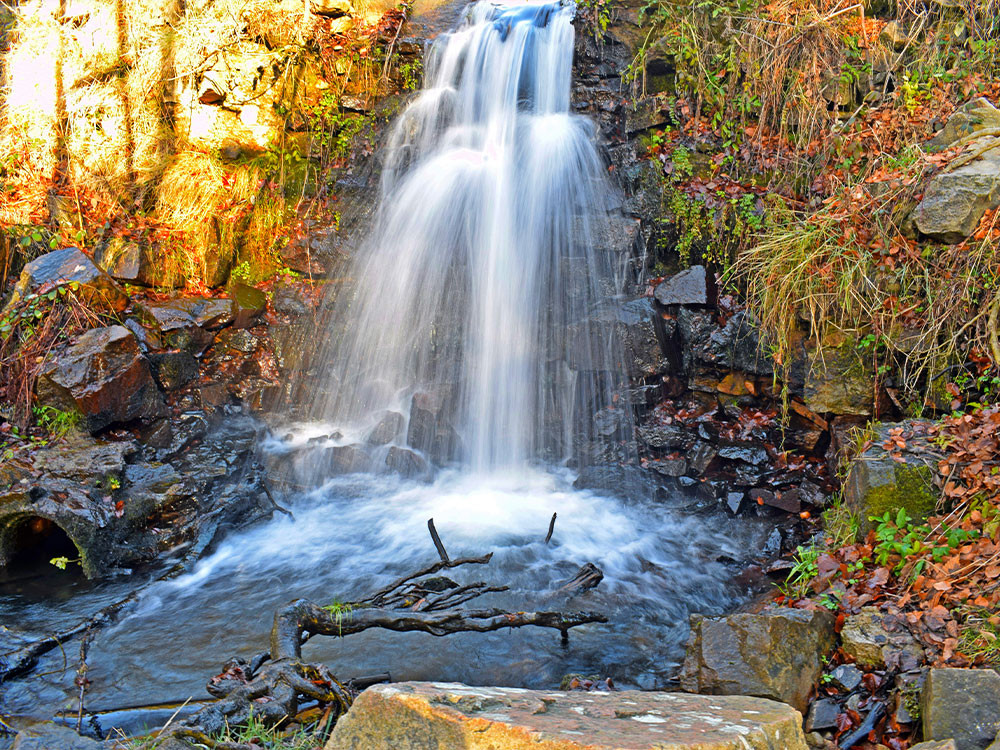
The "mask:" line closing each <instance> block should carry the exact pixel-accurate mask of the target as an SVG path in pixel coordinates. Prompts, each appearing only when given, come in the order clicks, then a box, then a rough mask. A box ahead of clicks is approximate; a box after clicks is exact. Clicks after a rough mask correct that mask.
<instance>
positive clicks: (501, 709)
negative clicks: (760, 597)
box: [325, 682, 807, 750]
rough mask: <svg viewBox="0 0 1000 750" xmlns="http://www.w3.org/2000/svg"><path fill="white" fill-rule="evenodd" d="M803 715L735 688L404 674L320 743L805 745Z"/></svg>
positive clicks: (631, 749) (461, 748)
mask: <svg viewBox="0 0 1000 750" xmlns="http://www.w3.org/2000/svg"><path fill="white" fill-rule="evenodd" d="M801 721H802V717H801V716H800V715H799V714H798V712H796V711H794V710H792V709H791V708H789V707H788V706H783V705H780V704H778V703H774V702H772V701H768V700H763V699H760V698H747V697H743V696H739V697H708V696H702V695H682V694H678V693H640V692H620V693H619V692H616V693H596V692H579V693H564V692H559V691H539V690H521V689H517V688H475V687H468V686H466V685H458V684H436V683H420V682H403V683H397V684H393V685H377V686H375V687H372V688H368V690H366V691H365V692H364V693H362V694H361V695H360V696H358V698H357V699H356V700H355V701H354V705H353V706H352V707H351V710H350V711H349V712H348V713H347V715H346V716H344V717H343V718H341V719H340V721H339V722H338V723H337V726H336V728H335V729H334V731H333V735H332V736H331V737H330V741H329V742H328V743H327V745H326V749H325V750H429V749H430V748H434V749H435V750H500V748H502V749H503V750H605V749H606V750H654V748H660V749H661V750H667V749H668V748H669V750H685V749H686V748H687V749H690V750H747V748H753V749H755V750H805V749H806V747H807V746H806V743H805V738H804V737H803V735H802V729H801V727H800V725H801Z"/></svg>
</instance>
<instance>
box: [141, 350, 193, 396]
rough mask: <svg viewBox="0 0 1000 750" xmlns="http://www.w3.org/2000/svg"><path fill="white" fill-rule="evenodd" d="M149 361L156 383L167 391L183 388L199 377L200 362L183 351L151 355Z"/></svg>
mask: <svg viewBox="0 0 1000 750" xmlns="http://www.w3.org/2000/svg"><path fill="white" fill-rule="evenodd" d="M149 361H150V363H151V364H152V365H153V375H155V376H156V382H157V383H159V384H160V387H161V388H162V389H163V390H165V391H175V390H177V389H178V388H183V387H184V386H186V385H187V384H188V383H190V382H191V381H192V380H194V379H195V378H197V377H198V360H196V359H195V358H194V357H193V356H191V354H189V353H188V352H186V351H183V350H181V351H176V352H160V353H154V354H150V355H149Z"/></svg>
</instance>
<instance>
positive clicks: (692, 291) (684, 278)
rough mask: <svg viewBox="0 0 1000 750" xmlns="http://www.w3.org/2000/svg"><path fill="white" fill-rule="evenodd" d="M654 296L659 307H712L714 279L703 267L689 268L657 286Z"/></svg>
mask: <svg viewBox="0 0 1000 750" xmlns="http://www.w3.org/2000/svg"><path fill="white" fill-rule="evenodd" d="M654 296H655V297H656V301H657V302H659V303H660V304H661V305H700V306H709V305H714V304H715V301H716V299H717V290H716V287H715V279H714V277H712V276H711V275H710V274H709V273H708V272H707V271H706V270H705V267H704V266H691V267H690V268H686V269H684V270H683V271H681V272H680V273H678V274H675V275H674V276H671V277H670V278H669V279H666V280H665V281H662V282H660V283H659V284H657V286H656V290H655V291H654Z"/></svg>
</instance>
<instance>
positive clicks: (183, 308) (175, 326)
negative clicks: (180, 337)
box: [141, 297, 233, 333]
mask: <svg viewBox="0 0 1000 750" xmlns="http://www.w3.org/2000/svg"><path fill="white" fill-rule="evenodd" d="M141 313H142V314H143V316H144V317H145V318H146V319H147V320H148V322H150V323H152V324H153V325H155V326H156V327H157V328H158V329H159V330H160V331H162V332H164V333H166V332H167V331H175V330H181V329H186V328H205V329H208V330H210V331H211V330H217V329H219V328H223V327H225V326H227V325H229V324H230V323H232V322H233V301H232V300H230V299H222V298H216V297H176V298H174V299H171V300H166V301H165V302H150V303H149V304H146V305H143V306H142V308H141Z"/></svg>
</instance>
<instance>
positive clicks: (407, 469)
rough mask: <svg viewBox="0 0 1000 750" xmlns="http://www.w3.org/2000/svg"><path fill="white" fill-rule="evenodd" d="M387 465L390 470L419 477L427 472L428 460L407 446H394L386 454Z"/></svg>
mask: <svg viewBox="0 0 1000 750" xmlns="http://www.w3.org/2000/svg"><path fill="white" fill-rule="evenodd" d="M385 465H386V467H387V468H388V469H389V471H393V472H395V473H397V474H399V475H401V476H404V477H418V476H421V475H423V474H426V473H427V468H428V467H427V462H426V461H425V460H424V459H423V458H421V457H420V455H419V454H417V453H414V452H413V451H411V450H408V449H407V448H397V447H396V446H392V447H391V448H389V452H388V453H386V455H385Z"/></svg>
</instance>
